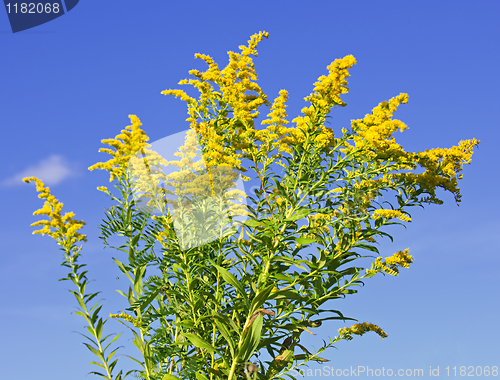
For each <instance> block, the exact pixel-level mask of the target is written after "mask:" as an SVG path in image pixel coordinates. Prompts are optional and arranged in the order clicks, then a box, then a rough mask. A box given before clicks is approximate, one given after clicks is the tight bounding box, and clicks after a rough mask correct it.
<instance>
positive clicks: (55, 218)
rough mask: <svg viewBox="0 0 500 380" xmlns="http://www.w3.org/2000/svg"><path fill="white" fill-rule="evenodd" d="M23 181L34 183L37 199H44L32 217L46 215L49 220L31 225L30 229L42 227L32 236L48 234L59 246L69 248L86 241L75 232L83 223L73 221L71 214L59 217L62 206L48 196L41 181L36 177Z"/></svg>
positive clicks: (52, 197) (46, 189) (54, 198)
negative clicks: (42, 204)
mask: <svg viewBox="0 0 500 380" xmlns="http://www.w3.org/2000/svg"><path fill="white" fill-rule="evenodd" d="M23 181H24V182H26V183H30V181H33V182H35V183H36V191H38V192H39V193H40V194H38V198H41V199H45V204H44V206H43V207H42V208H41V209H39V210H37V211H35V212H34V213H33V215H47V216H48V218H49V220H39V221H37V222H35V223H33V224H31V226H32V227H35V226H44V227H43V228H42V229H40V230H37V231H33V234H42V235H45V234H48V235H49V236H50V237H52V238H53V239H55V240H56V241H57V242H58V244H60V245H61V246H68V245H69V246H71V245H72V244H74V243H76V242H77V241H81V240H83V241H87V237H86V236H85V235H82V234H79V233H78V232H77V231H78V230H79V229H80V228H82V227H83V226H84V225H85V222H83V221H81V220H75V219H73V217H74V216H75V214H74V213H73V212H68V213H66V214H65V215H61V211H62V207H63V204H62V203H61V202H59V201H58V200H57V199H56V197H54V196H53V195H52V194H50V189H49V188H48V187H47V186H45V184H44V183H43V182H42V180H40V179H38V178H36V177H27V178H24V179H23Z"/></svg>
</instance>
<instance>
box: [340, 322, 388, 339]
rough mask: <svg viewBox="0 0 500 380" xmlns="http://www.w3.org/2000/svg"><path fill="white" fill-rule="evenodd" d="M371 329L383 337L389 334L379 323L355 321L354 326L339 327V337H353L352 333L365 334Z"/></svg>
mask: <svg viewBox="0 0 500 380" xmlns="http://www.w3.org/2000/svg"><path fill="white" fill-rule="evenodd" d="M369 331H373V332H375V333H377V334H378V335H379V336H380V337H381V338H382V339H384V338H387V337H388V335H387V334H386V333H385V332H384V330H382V329H381V328H380V327H378V326H377V325H374V324H373V323H368V322H363V323H355V324H354V325H352V327H344V328H341V329H339V338H340V339H347V340H351V339H352V336H351V335H352V334H354V335H363V334H365V333H367V332H369Z"/></svg>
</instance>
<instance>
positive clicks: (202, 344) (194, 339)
mask: <svg viewBox="0 0 500 380" xmlns="http://www.w3.org/2000/svg"><path fill="white" fill-rule="evenodd" d="M181 335H183V336H185V337H186V338H188V339H189V341H190V342H191V343H192V344H193V346H196V347H198V348H201V349H204V350H207V351H208V352H215V351H216V349H215V347H214V346H212V345H211V344H210V343H208V342H207V341H206V340H205V339H203V338H201V337H199V336H198V335H195V334H191V333H185V332H181Z"/></svg>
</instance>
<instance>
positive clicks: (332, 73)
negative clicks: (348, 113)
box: [304, 55, 356, 115]
mask: <svg viewBox="0 0 500 380" xmlns="http://www.w3.org/2000/svg"><path fill="white" fill-rule="evenodd" d="M355 64H356V59H355V58H354V57H353V56H352V55H348V56H345V57H344V58H342V59H336V60H335V61H333V62H332V63H331V64H330V65H329V66H328V67H327V69H328V76H325V75H322V76H321V77H319V78H318V81H317V82H316V83H314V86H315V87H314V91H313V92H312V93H311V95H309V96H307V97H305V98H304V100H305V101H309V102H311V104H312V107H310V108H309V111H312V110H313V109H315V110H316V112H318V113H321V114H323V115H326V114H328V113H329V112H330V109H331V108H332V107H333V106H341V107H344V106H345V105H346V103H344V102H343V101H342V99H340V95H341V94H347V93H348V92H349V89H348V88H347V78H349V71H348V70H349V69H350V68H352V66H354V65H355Z"/></svg>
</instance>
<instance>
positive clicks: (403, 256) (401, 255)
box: [367, 249, 413, 276]
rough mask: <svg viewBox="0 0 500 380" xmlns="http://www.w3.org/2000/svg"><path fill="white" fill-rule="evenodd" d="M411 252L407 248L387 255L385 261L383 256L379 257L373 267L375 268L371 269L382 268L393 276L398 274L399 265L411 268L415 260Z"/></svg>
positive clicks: (377, 269)
mask: <svg viewBox="0 0 500 380" xmlns="http://www.w3.org/2000/svg"><path fill="white" fill-rule="evenodd" d="M409 253H410V251H409V250H408V249H405V250H404V251H399V252H396V253H395V254H394V255H392V256H390V257H386V258H385V260H384V261H382V257H377V259H376V260H375V262H374V264H373V268H375V269H372V270H369V271H370V272H373V271H379V270H381V271H383V272H385V273H387V274H390V275H391V276H398V274H399V267H403V268H409V267H410V264H411V263H412V262H413V257H412V256H411V255H410V254H409ZM367 272H368V271H367Z"/></svg>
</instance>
